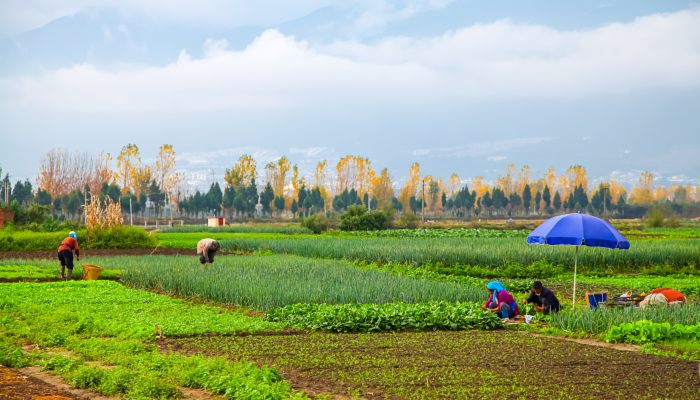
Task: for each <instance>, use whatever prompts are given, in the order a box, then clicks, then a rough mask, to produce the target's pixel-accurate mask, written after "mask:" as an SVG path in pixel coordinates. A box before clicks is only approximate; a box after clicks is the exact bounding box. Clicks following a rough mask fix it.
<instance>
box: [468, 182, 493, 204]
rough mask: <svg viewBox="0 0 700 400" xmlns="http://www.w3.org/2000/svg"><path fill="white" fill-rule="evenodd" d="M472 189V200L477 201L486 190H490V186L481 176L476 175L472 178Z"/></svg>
mask: <svg viewBox="0 0 700 400" xmlns="http://www.w3.org/2000/svg"><path fill="white" fill-rule="evenodd" d="M472 190H473V191H474V192H475V193H476V199H474V201H478V200H479V199H480V198H481V197H483V196H484V195H485V194H486V192H489V191H490V187H489V185H488V183H487V182H486V181H485V180H484V177H483V176H477V177H476V178H474V179H473V180H472Z"/></svg>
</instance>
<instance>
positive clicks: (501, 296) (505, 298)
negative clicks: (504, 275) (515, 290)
mask: <svg viewBox="0 0 700 400" xmlns="http://www.w3.org/2000/svg"><path fill="white" fill-rule="evenodd" d="M486 289H488V291H489V298H488V299H487V300H486V303H484V305H483V306H481V308H483V309H485V310H489V311H491V312H495V313H497V314H498V316H499V317H501V318H514V317H516V316H517V315H518V314H519V310H518V304H517V303H516V302H515V298H514V297H513V295H512V294H510V292H508V290H506V287H505V286H503V284H502V283H501V282H499V281H491V282H489V283H488V284H487V285H486Z"/></svg>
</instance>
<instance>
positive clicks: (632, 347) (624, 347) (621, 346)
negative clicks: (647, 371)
mask: <svg viewBox="0 0 700 400" xmlns="http://www.w3.org/2000/svg"><path fill="white" fill-rule="evenodd" d="M531 334H532V335H535V336H542V337H547V338H553V339H559V340H565V341H567V342H574V343H579V344H585V345H587V346H596V347H604V348H606V349H615V350H620V351H639V349H641V346H638V345H636V344H629V343H608V342H604V341H602V340H598V339H590V338H587V339H576V338H570V337H566V336H558V335H544V334H541V333H536V332H531Z"/></svg>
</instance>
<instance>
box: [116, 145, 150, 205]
mask: <svg viewBox="0 0 700 400" xmlns="http://www.w3.org/2000/svg"><path fill="white" fill-rule="evenodd" d="M139 170H141V153H140V152H139V147H138V146H136V145H135V144H132V143H129V144H127V145H126V146H124V147H122V150H121V152H120V153H119V156H117V169H116V171H115V172H114V180H115V181H116V182H117V183H118V184H119V186H121V188H122V193H126V192H128V191H132V192H134V191H135V190H134V189H135V183H136V182H135V181H136V178H137V175H139V174H142V175H141V176H140V177H139V178H143V173H145V172H146V171H143V170H141V171H139Z"/></svg>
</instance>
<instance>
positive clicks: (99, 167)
mask: <svg viewBox="0 0 700 400" xmlns="http://www.w3.org/2000/svg"><path fill="white" fill-rule="evenodd" d="M113 175H114V172H113V171H112V156H111V155H110V154H109V153H107V152H104V151H103V152H101V153H100V154H99V155H98V156H97V157H95V160H94V163H93V168H92V173H91V174H90V182H89V183H88V186H89V187H90V193H97V192H99V191H100V189H101V188H102V186H104V184H105V183H110V182H111V181H112V176H113Z"/></svg>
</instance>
